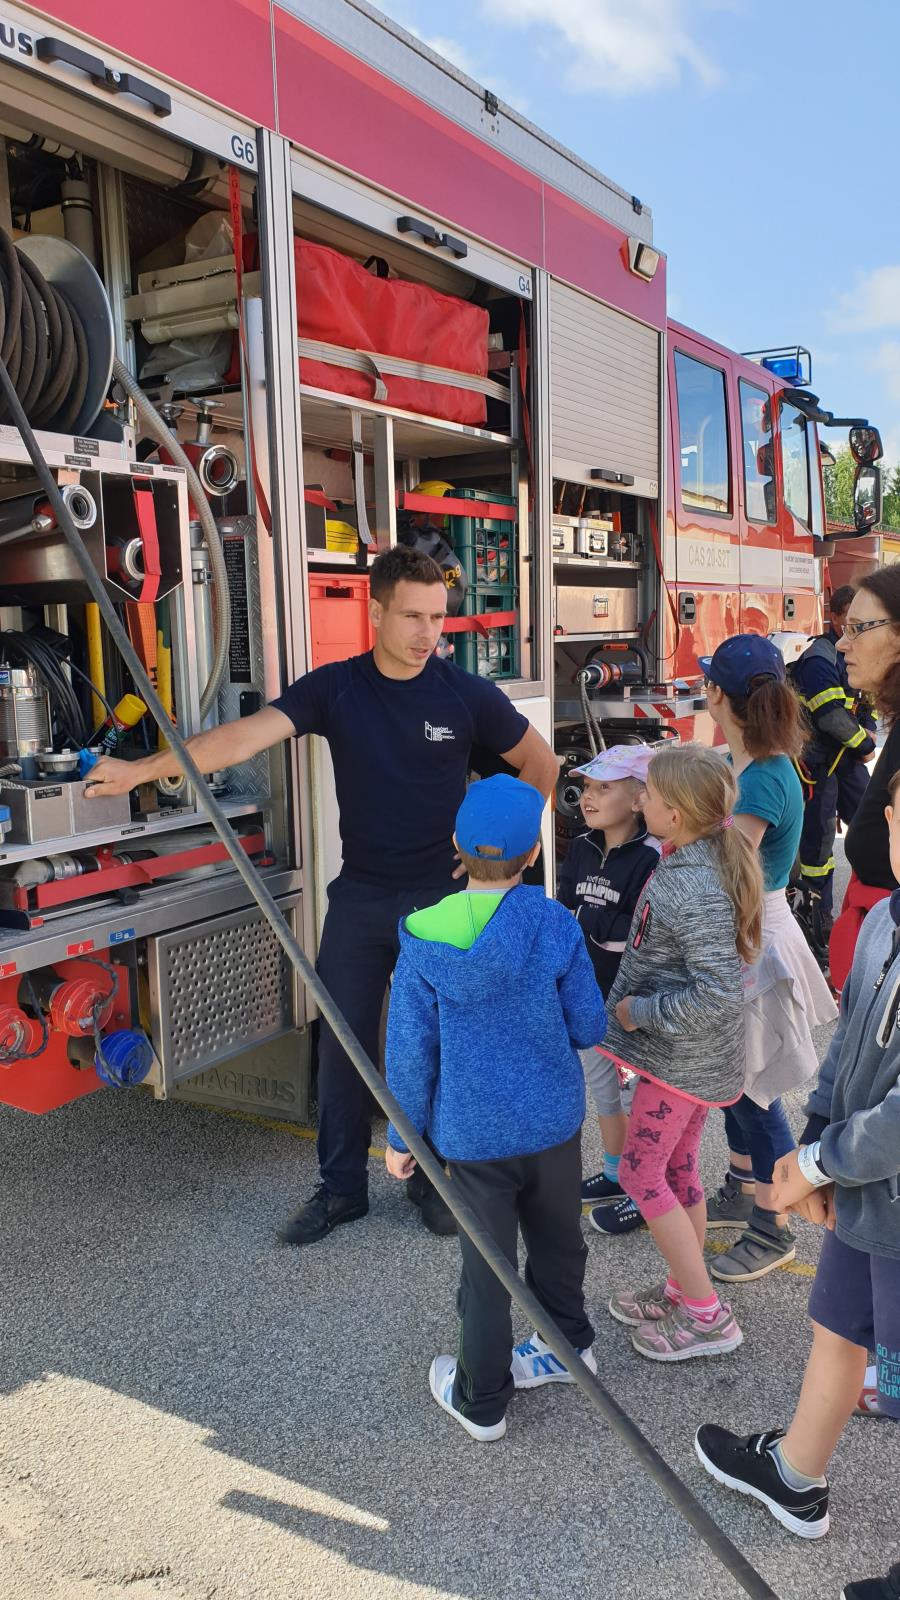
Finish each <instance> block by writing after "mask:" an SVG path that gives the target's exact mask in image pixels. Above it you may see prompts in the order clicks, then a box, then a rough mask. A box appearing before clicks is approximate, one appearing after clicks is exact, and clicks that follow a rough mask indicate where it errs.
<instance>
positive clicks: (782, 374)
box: [760, 355, 803, 383]
mask: <svg viewBox="0 0 900 1600" xmlns="http://www.w3.org/2000/svg"><path fill="white" fill-rule="evenodd" d="M760 366H762V367H765V368H766V371H767V372H771V373H774V375H775V377H776V378H783V379H784V382H785V383H800V382H801V380H802V378H803V362H802V360H801V358H800V357H799V356H796V355H794V356H763V359H762V361H761V362H760Z"/></svg>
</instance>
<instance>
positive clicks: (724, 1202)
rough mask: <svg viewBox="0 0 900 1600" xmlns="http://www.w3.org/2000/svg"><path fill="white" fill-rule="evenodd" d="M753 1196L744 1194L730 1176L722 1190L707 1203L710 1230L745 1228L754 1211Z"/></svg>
mask: <svg viewBox="0 0 900 1600" xmlns="http://www.w3.org/2000/svg"><path fill="white" fill-rule="evenodd" d="M753 1204H754V1200H753V1195H752V1194H744V1191H743V1189H742V1188H741V1186H740V1184H739V1183H735V1181H734V1179H733V1178H732V1177H731V1175H730V1174H729V1175H728V1177H726V1179H725V1182H724V1183H723V1184H722V1187H721V1188H720V1189H717V1190H716V1192H715V1194H714V1195H711V1196H710V1198H709V1199H708V1200H707V1202H706V1226H707V1227H708V1228H745V1227H746V1226H747V1223H748V1222H749V1221H750V1216H751V1213H752V1211H753Z"/></svg>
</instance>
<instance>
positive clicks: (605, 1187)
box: [581, 1172, 625, 1206]
mask: <svg viewBox="0 0 900 1600" xmlns="http://www.w3.org/2000/svg"><path fill="white" fill-rule="evenodd" d="M624 1199H625V1190H624V1189H623V1188H622V1185H621V1184H620V1183H617V1182H616V1180H615V1178H608V1177H607V1176H606V1173H605V1172H595V1173H594V1176H593V1177H592V1178H585V1179H584V1182H583V1183H582V1185H581V1203H582V1205H584V1206H608V1205H609V1204H610V1201H612V1200H624Z"/></svg>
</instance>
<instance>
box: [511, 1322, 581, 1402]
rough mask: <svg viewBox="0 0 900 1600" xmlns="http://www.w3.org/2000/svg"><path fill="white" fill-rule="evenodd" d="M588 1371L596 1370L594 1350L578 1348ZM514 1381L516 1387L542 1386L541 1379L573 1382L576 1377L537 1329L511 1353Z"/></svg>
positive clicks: (544, 1380) (535, 1387) (542, 1380)
mask: <svg viewBox="0 0 900 1600" xmlns="http://www.w3.org/2000/svg"><path fill="white" fill-rule="evenodd" d="M578 1354H579V1355H580V1357H581V1359H582V1361H583V1362H584V1364H585V1366H586V1367H587V1369H588V1372H593V1373H596V1371H597V1363H596V1361H595V1360H594V1352H593V1350H592V1349H590V1348H588V1349H586V1350H579V1352H578ZM512 1375H513V1383H514V1384H515V1386H516V1388H517V1389H539V1388H540V1386H541V1384H542V1383H574V1382H575V1379H574V1378H573V1377H572V1374H571V1373H570V1372H569V1371H568V1369H567V1368H566V1367H564V1366H563V1364H562V1362H561V1361H560V1359H559V1357H558V1356H555V1355H554V1354H553V1351H552V1350H551V1349H550V1346H549V1345H548V1344H545V1343H544V1341H543V1339H542V1338H541V1336H540V1334H539V1333H538V1332H537V1331H535V1332H534V1333H533V1334H532V1335H531V1338H530V1339H526V1340H525V1341H524V1342H523V1343H522V1344H517V1345H516V1348H515V1349H514V1351H513V1355H512Z"/></svg>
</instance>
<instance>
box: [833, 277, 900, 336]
mask: <svg viewBox="0 0 900 1600" xmlns="http://www.w3.org/2000/svg"><path fill="white" fill-rule="evenodd" d="M828 320H829V324H830V326H831V327H832V328H833V329H835V330H836V331H838V332H840V333H872V332H877V331H878V330H879V329H882V328H900V267H875V268H874V269H873V271H871V272H861V273H859V275H858V277H857V280H856V283H855V285H854V287H853V288H852V289H849V290H848V291H847V293H846V294H842V295H839V296H838V299H837V302H836V304H835V307H834V309H833V311H832V312H831V313H830V316H829V319H828Z"/></svg>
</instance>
